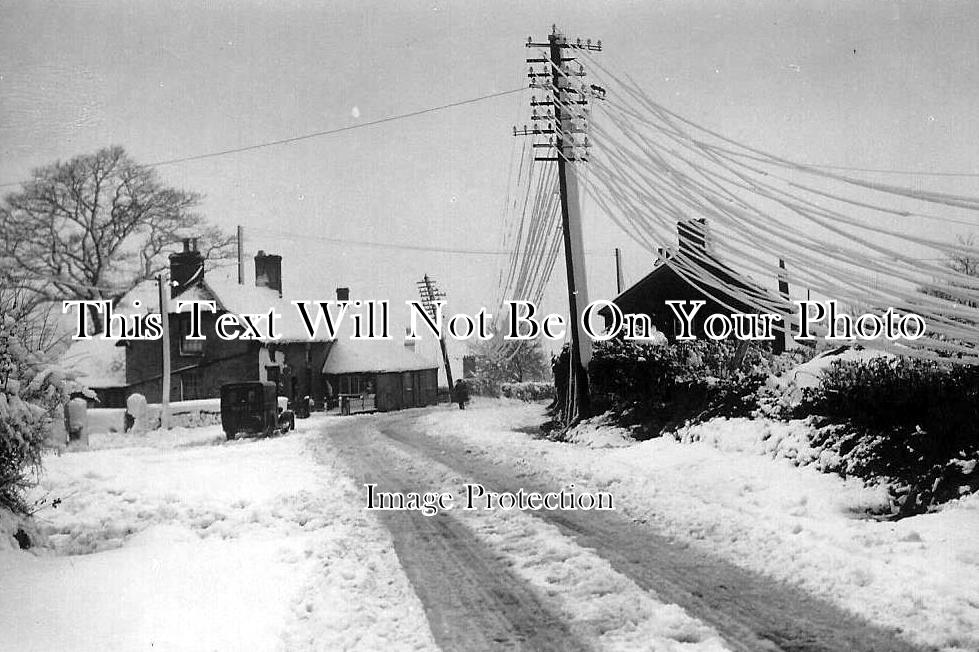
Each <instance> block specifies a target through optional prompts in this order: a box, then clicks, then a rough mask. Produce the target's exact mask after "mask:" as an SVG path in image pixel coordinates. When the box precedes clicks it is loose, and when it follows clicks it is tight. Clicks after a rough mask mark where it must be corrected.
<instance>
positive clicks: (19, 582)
mask: <svg viewBox="0 0 979 652" xmlns="http://www.w3.org/2000/svg"><path fill="white" fill-rule="evenodd" d="M330 421H332V420H330V419H327V418H322V417H321V418H313V419H309V420H299V421H297V426H298V427H299V428H298V429H299V432H297V433H294V434H290V435H287V436H283V437H278V438H272V439H250V440H240V441H235V442H227V443H225V442H224V435H223V433H221V431H220V428H219V427H216V426H215V427H210V428H200V429H188V428H180V429H174V430H173V431H170V432H161V431H155V432H149V433H145V434H142V435H120V434H116V435H109V434H101V435H99V436H94V435H93V437H92V443H93V448H96V449H99V448H101V449H102V450H90V451H80V452H70V453H67V454H63V455H60V456H49V457H48V458H47V459H46V460H45V469H46V472H45V474H44V476H43V478H42V480H41V483H40V486H39V487H38V488H37V490H36V492H35V496H34V498H35V499H44V500H45V507H44V508H43V509H42V510H41V511H39V512H38V513H37V515H36V519H37V522H38V524H39V526H40V528H41V530H42V531H43V532H44V533H46V534H48V535H49V539H50V547H48V548H45V549H41V550H36V549H35V550H34V551H31V552H26V551H20V550H2V551H0V577H3V585H4V590H3V591H0V631H3V632H4V634H5V636H4V638H6V639H7V640H14V641H17V649H19V650H55V649H71V650H131V649H148V648H150V647H153V648H154V649H162V650H240V649H248V650H276V649H289V650H294V649H312V648H314V647H315V648H316V649H361V650H374V649H380V648H383V647H391V646H394V647H397V648H398V649H434V643H433V641H432V638H431V634H430V632H429V631H428V626H427V622H426V621H425V618H424V613H423V611H422V608H421V605H420V603H419V601H418V599H417V597H416V596H415V594H414V593H413V591H412V590H411V587H410V585H409V584H408V581H407V579H406V578H405V577H404V575H403V574H402V572H401V570H400V566H399V564H398V561H397V558H396V556H395V555H394V553H393V552H392V551H391V543H390V539H389V538H388V535H387V533H386V532H385V531H384V530H383V529H382V528H381V527H380V526H379V525H377V524H376V523H375V522H374V521H372V520H370V519H367V518H365V517H364V514H363V511H362V510H361V509H359V507H360V503H359V498H358V497H357V491H356V488H355V487H354V486H353V485H352V483H351V481H350V480H349V479H347V478H346V477H345V476H344V475H342V473H341V470H340V469H339V468H338V467H336V466H335V465H331V464H330V463H329V461H328V460H326V461H325V463H318V461H317V456H318V455H319V453H318V452H317V450H316V446H315V443H316V437H315V436H313V435H312V433H313V432H314V431H315V430H316V429H317V428H322V427H324V426H326V427H330V426H329V422H330ZM202 444H220V445H202ZM121 446H126V447H125V448H122V447H121ZM320 462H323V461H322V460H320ZM55 500H58V501H59V502H58V504H57V506H54V501H55ZM393 612H397V613H398V614H399V615H400V618H398V619H393V618H391V617H390V614H391V613H393ZM314 642H315V644H314Z"/></svg>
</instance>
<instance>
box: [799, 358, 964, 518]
mask: <svg viewBox="0 0 979 652" xmlns="http://www.w3.org/2000/svg"><path fill="white" fill-rule="evenodd" d="M803 397H804V398H803V400H802V402H801V404H800V405H799V406H798V407H797V408H796V409H795V412H796V414H795V416H799V417H807V416H808V417H812V418H813V420H814V424H815V425H816V426H817V428H816V430H815V431H814V435H813V437H812V439H813V441H812V444H813V446H814V447H815V448H818V449H822V450H829V451H832V452H834V453H837V454H838V456H839V459H840V465H839V468H838V469H835V470H836V471H838V472H839V473H841V474H842V475H854V476H857V477H860V478H864V479H873V480H880V479H883V480H886V481H888V482H889V483H890V484H891V485H892V486H894V487H896V488H897V490H898V491H899V492H900V493H901V494H903V495H902V496H901V502H902V506H903V507H902V511H903V512H904V513H915V512H919V511H923V510H925V509H927V508H928V507H929V506H930V505H933V504H937V503H941V502H945V501H947V500H950V499H953V498H957V497H958V496H959V495H960V494H961V493H966V492H970V493H971V492H974V491H976V490H977V489H979V469H977V468H976V460H977V459H979V368H977V367H971V366H964V365H950V364H942V363H938V362H932V361H927V360H915V359H911V358H899V357H878V358H874V359H870V360H865V361H859V362H852V361H837V362H833V363H832V365H830V366H829V367H828V368H827V369H826V370H824V371H823V374H822V378H821V381H820V383H819V384H818V385H817V386H816V387H814V388H811V389H807V390H806V391H805V392H804V394H803Z"/></svg>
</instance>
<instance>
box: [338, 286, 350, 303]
mask: <svg viewBox="0 0 979 652" xmlns="http://www.w3.org/2000/svg"><path fill="white" fill-rule="evenodd" d="M337 301H350V288H337Z"/></svg>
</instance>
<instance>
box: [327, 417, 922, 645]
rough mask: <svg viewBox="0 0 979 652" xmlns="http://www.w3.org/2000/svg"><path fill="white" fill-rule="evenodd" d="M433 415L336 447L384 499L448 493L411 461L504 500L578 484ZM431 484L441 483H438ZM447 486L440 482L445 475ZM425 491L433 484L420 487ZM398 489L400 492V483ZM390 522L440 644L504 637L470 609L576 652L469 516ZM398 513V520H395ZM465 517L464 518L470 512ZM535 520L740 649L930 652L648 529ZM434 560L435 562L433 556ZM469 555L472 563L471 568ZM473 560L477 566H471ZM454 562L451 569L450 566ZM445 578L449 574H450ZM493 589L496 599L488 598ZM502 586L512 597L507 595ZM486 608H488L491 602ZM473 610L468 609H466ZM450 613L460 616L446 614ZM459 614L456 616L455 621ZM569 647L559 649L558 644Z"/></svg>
mask: <svg viewBox="0 0 979 652" xmlns="http://www.w3.org/2000/svg"><path fill="white" fill-rule="evenodd" d="M427 413H428V412H427V411H426V412H420V411H412V412H406V413H402V414H397V415H377V416H375V417H372V419H373V420H372V421H371V424H372V425H373V426H375V427H376V428H377V429H378V430H379V434H380V435H383V437H378V433H375V434H374V435H373V437H368V436H365V434H364V433H365V429H364V428H360V429H352V430H351V431H350V432H349V433H345V434H344V436H342V437H338V438H337V439H336V440H335V443H336V445H338V446H340V447H341V449H342V450H343V452H344V454H345V457H346V458H347V459H348V460H352V461H353V463H354V464H355V465H356V466H357V468H358V469H359V473H360V477H361V478H364V479H365V481H369V482H379V483H380V484H381V485H382V486H381V488H382V489H383V490H387V491H390V490H396V489H398V488H401V489H406V490H415V491H423V492H424V491H442V490H444V489H445V487H442V486H440V485H438V484H433V483H431V482H428V483H427V484H425V483H424V480H420V479H419V478H420V477H422V476H423V475H424V474H419V473H416V474H406V473H405V472H404V471H403V469H404V466H405V464H404V462H403V461H400V462H399V461H398V459H397V458H398V455H397V454H392V450H393V451H400V454H401V455H402V456H404V457H407V458H409V459H414V460H415V461H416V463H415V464H414V465H412V466H413V467H414V468H418V469H424V468H425V467H426V466H427V467H430V468H435V467H438V466H442V467H447V468H449V469H451V470H452V471H455V472H456V473H458V474H460V475H461V476H462V477H465V478H471V479H474V480H476V481H479V482H481V483H483V484H484V485H486V486H487V488H488V489H492V490H496V491H516V490H517V489H519V488H521V487H522V488H525V489H527V490H537V491H554V490H556V489H559V488H561V487H563V486H566V485H567V483H568V482H574V478H558V477H552V476H551V475H549V474H545V473H543V472H541V471H539V470H533V469H530V468H529V467H517V468H515V467H514V466H513V465H512V460H507V459H506V458H504V457H502V456H501V459H500V460H498V461H495V463H494V460H487V459H486V458H485V457H482V456H474V455H471V454H470V451H469V450H467V448H466V444H465V443H463V442H458V443H456V442H453V441H451V439H446V438H435V437H433V436H430V435H428V434H426V433H425V432H424V431H423V428H422V426H420V425H419V421H420V420H422V418H423V417H424V416H425V415H427ZM428 477H429V479H431V478H432V477H433V476H432V475H431V474H429V475H428ZM436 477H437V476H436ZM419 482H421V484H419ZM389 483H390V484H389ZM382 514H383V516H382V520H383V522H384V523H385V525H387V527H388V528H389V529H390V530H391V532H392V536H393V537H394V540H395V545H396V548H397V550H398V554H399V557H400V558H401V560H402V563H403V564H404V566H405V568H406V572H407V574H408V576H409V578H410V579H411V580H412V583H413V584H414V586H415V589H416V591H417V592H418V594H419V596H420V597H421V599H422V601H423V602H424V603H425V607H426V612H427V614H428V616H429V620H430V622H431V623H432V629H433V633H435V636H436V639H437V640H438V642H439V643H440V644H442V645H443V646H445V647H446V648H448V649H466V648H464V647H460V645H461V642H462V641H471V640H473V637H474V636H477V635H489V636H490V638H489V639H486V640H484V645H479V644H474V645H473V647H474V648H480V647H485V643H488V642H489V641H492V640H494V638H493V637H494V636H497V635H498V634H494V633H490V632H491V630H492V628H490V629H489V630H485V631H483V630H482V628H483V627H485V626H486V625H488V624H489V623H480V622H479V621H478V619H477V621H476V622H473V621H472V620H471V619H470V618H469V617H462V618H460V617H459V616H460V615H462V614H461V613H459V611H458V609H459V608H462V609H464V610H465V611H466V613H469V612H475V613H484V612H494V611H496V610H497V609H500V610H502V611H500V612H499V613H503V614H509V615H508V616H507V617H506V619H507V620H508V621H509V619H510V617H511V616H512V617H519V618H526V617H529V618H530V619H531V621H537V623H538V624H537V625H536V626H537V627H550V629H549V630H545V631H549V632H550V633H549V634H548V636H547V637H548V639H550V640H556V641H558V643H557V646H558V647H561V648H564V649H570V648H569V645H568V643H567V642H561V641H567V640H568V639H567V638H566V637H564V636H563V634H564V632H563V631H562V630H560V629H557V630H554V628H553V625H547V622H548V620H547V613H546V610H539V611H538V609H537V607H536V606H534V607H532V608H531V610H530V613H529V614H524V613H521V612H522V611H523V610H524V609H525V608H526V606H524V607H520V608H519V609H518V610H517V611H516V612H514V611H512V610H511V611H507V609H506V606H507V604H508V603H511V604H516V605H521V604H524V605H527V604H531V605H532V604H533V602H532V601H531V602H529V603H528V602H525V601H526V600H527V599H528V598H527V597H526V596H525V594H524V593H523V591H522V590H521V589H519V588H515V587H519V583H518V582H517V581H516V580H515V578H513V577H512V576H510V575H508V573H507V570H506V569H505V568H499V567H495V566H494V565H493V564H492V563H489V562H486V561H485V553H484V552H483V551H481V550H480V549H479V547H478V546H476V545H474V544H472V543H471V542H470V541H469V540H468V538H467V537H466V535H465V533H464V531H463V530H461V529H460V528H459V527H458V526H457V525H456V524H455V523H454V522H453V519H455V518H456V514H457V513H453V512H449V513H443V514H441V515H439V516H436V517H425V516H422V515H421V514H419V513H417V512H407V513H404V512H402V513H398V512H395V513H382ZM389 514H390V516H389ZM460 514H461V513H460ZM529 514H531V513H528V514H527V515H525V516H526V517H528V518H531V519H533V520H534V521H538V522H544V523H547V524H550V525H553V526H556V527H557V529H558V530H559V531H560V532H561V533H562V534H563V535H565V536H567V537H569V538H570V539H572V540H573V541H574V542H575V543H576V544H577V545H578V546H580V547H582V548H585V549H592V550H590V552H594V553H595V554H597V555H598V556H600V557H602V558H604V559H605V560H607V562H608V563H609V564H610V565H611V568H612V569H614V571H615V572H616V573H618V574H620V575H621V576H624V577H626V578H628V579H629V580H631V581H632V582H634V583H635V585H638V586H639V587H641V588H642V589H643V590H645V591H647V592H649V594H650V595H651V596H653V597H656V598H659V599H662V600H664V601H666V602H672V603H676V604H677V605H680V606H681V607H682V608H683V609H685V610H686V612H687V613H688V614H690V615H692V616H694V617H695V618H698V619H700V620H702V621H703V622H705V623H708V624H709V625H711V626H712V627H713V628H715V629H716V630H717V631H718V632H720V634H721V636H722V637H723V638H724V640H725V642H726V643H727V645H728V646H729V647H730V649H734V650H745V651H751V652H756V651H757V652H760V651H764V650H786V651H788V650H791V651H813V652H815V651H826V652H830V651H833V652H836V651H838V650H854V651H860V650H867V651H871V650H887V651H888V652H899V651H902V650H916V649H919V648H916V647H914V646H913V645H911V644H909V643H907V642H905V641H903V640H901V639H899V638H897V637H896V636H895V635H893V634H892V633H890V632H888V631H886V630H883V629H881V628H878V627H875V626H873V625H872V624H869V623H867V622H866V621H863V620H861V619H859V618H857V617H855V616H853V615H851V614H848V613H846V612H844V611H843V610H841V609H839V608H838V607H836V606H834V605H832V604H830V603H828V602H826V601H824V600H821V599H818V598H814V597H812V596H810V595H809V594H807V593H805V592H804V591H803V590H801V589H799V588H796V587H792V586H788V585H786V584H783V583H780V582H778V581H775V580H772V579H770V578H767V577H764V576H761V575H759V574H756V573H753V572H751V571H748V570H744V569H741V568H738V567H736V566H734V565H732V564H730V563H728V562H726V561H723V560H720V559H718V558H715V557H712V556H709V555H707V554H705V553H703V552H701V551H697V550H694V549H692V548H690V547H689V546H687V545H684V544H682V543H677V542H675V541H673V540H671V539H669V538H667V537H665V536H662V535H659V534H657V533H656V532H655V531H653V530H652V529H651V528H650V527H648V526H643V525H639V524H636V523H634V522H632V521H631V520H629V519H627V518H625V517H623V516H622V515H621V514H619V513H609V512H595V511H592V512H574V511H568V512H547V511H540V512H533V513H532V514H533V516H529ZM433 550H434V551H435V552H434V554H433ZM460 555H461V556H462V557H460ZM466 556H470V557H472V559H468V560H467V559H465V557H466ZM477 559H480V560H483V562H484V564H485V565H484V566H483V567H481V568H479V567H478V565H477V566H476V569H475V570H472V572H471V574H469V575H467V576H465V577H461V578H460V577H459V576H458V575H457V574H456V573H455V572H453V571H451V569H452V568H453V565H455V564H463V565H469V564H471V563H475V560H477ZM446 560H447V561H446ZM444 568H449V569H450V571H449V572H446V571H445V570H443V569H444ZM484 582H485V583H486V584H485V587H487V589H488V590H486V591H481V589H480V587H481V586H482V585H483V583H484ZM501 583H502V586H503V588H504V589H508V590H509V591H510V592H512V591H518V593H519V597H515V596H513V595H512V593H507V592H504V593H500V592H499V588H498V587H500V586H501ZM484 601H485V602H484ZM460 605H461V607H460ZM446 609H450V610H449V611H446ZM451 609H455V611H451ZM526 624H527V623H526V621H523V622H521V621H510V623H509V625H508V626H504V629H506V628H507V627H509V631H508V633H506V634H504V635H502V638H501V639H498V640H497V643H496V645H497V646H500V645H501V644H502V642H501V641H508V640H511V639H510V638H507V637H511V638H512V637H513V636H514V635H516V636H517V638H518V640H519V639H521V636H522V635H523V631H524V629H523V628H524V627H525V626H526ZM555 636H557V637H560V638H552V637H555Z"/></svg>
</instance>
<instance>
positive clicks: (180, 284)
mask: <svg viewBox="0 0 979 652" xmlns="http://www.w3.org/2000/svg"><path fill="white" fill-rule="evenodd" d="M203 279H204V256H203V255H201V252H199V251H197V238H193V239H191V238H184V249H183V251H178V252H177V253H174V254H170V281H171V284H172V285H171V290H170V294H171V296H176V295H178V294H180V293H181V292H183V291H184V290H186V289H187V288H189V287H191V286H192V285H195V284H198V283H200V282H201V281H202V280H203Z"/></svg>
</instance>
